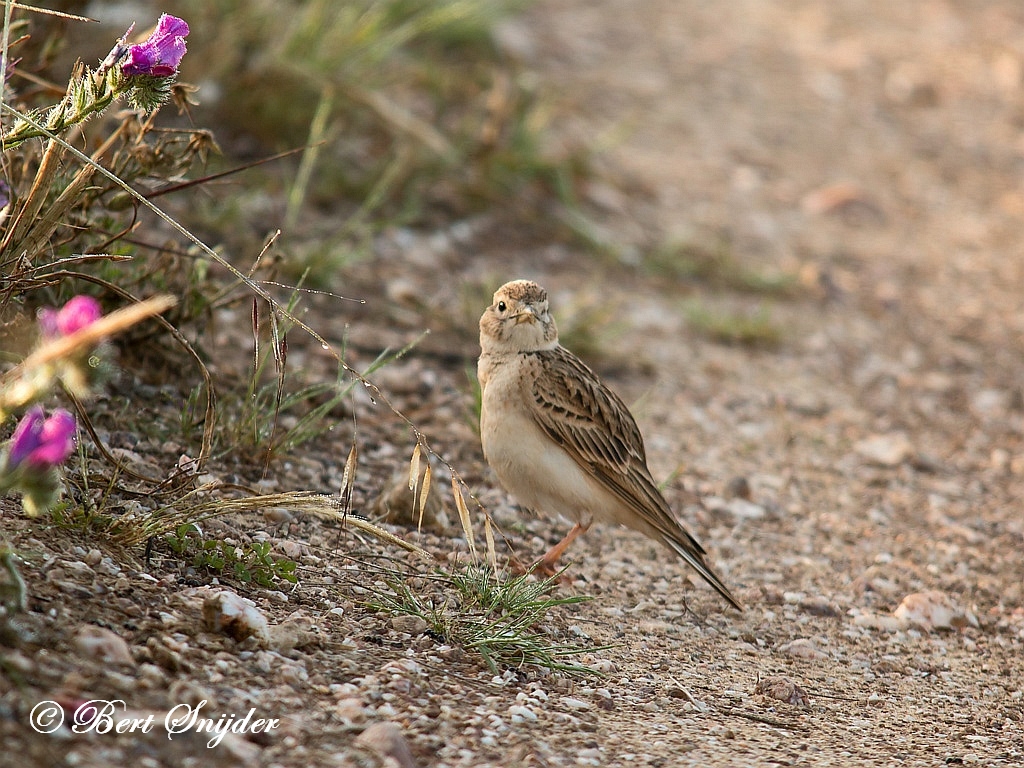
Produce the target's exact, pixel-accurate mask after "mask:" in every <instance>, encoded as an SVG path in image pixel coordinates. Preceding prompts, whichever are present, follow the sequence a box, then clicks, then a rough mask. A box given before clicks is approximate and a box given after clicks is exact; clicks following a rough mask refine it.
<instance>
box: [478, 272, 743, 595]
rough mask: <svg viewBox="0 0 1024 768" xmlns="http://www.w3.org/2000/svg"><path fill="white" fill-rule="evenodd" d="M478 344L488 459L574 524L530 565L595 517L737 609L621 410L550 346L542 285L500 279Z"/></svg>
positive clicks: (522, 496) (544, 509) (521, 494)
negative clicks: (651, 548) (635, 537)
mask: <svg viewBox="0 0 1024 768" xmlns="http://www.w3.org/2000/svg"><path fill="white" fill-rule="evenodd" d="M480 348H481V354H480V360H479V363H478V366H477V376H478V377H479V379H480V387H481V390H482V395H483V401H482V407H481V410H480V435H481V440H482V442H483V449H484V456H485V458H486V459H487V462H488V464H490V465H491V467H492V468H493V469H494V472H495V474H496V475H497V476H498V479H499V480H500V481H501V484H502V485H503V486H504V487H505V489H506V490H507V491H509V492H510V493H511V494H512V495H513V496H515V497H516V499H517V500H518V501H519V503H520V504H521V505H522V506H524V507H526V508H528V509H530V510H532V511H534V512H537V513H543V514H549V515H553V514H561V515H564V516H565V517H567V518H569V519H571V520H573V521H574V523H575V525H573V527H572V529H571V530H570V531H569V533H568V534H567V535H566V536H565V538H564V539H562V540H561V541H560V542H559V543H558V544H556V545H555V546H554V547H552V548H551V550H550V551H549V552H548V553H547V554H545V555H544V557H542V558H541V559H540V560H539V561H538V562H537V563H536V565H535V569H536V570H539V571H540V572H542V573H547V574H552V573H555V572H556V571H557V568H558V561H559V559H560V558H561V557H562V555H563V554H564V553H565V551H566V549H567V548H568V547H569V546H570V545H571V544H572V542H573V541H574V540H575V539H576V538H577V537H578V536H579V535H580V534H582V533H585V532H586V531H587V529H588V528H590V526H591V524H592V523H593V522H594V521H595V520H597V521H599V522H604V523H619V524H620V525H624V526H626V527H627V528H632V529H634V530H636V531H640V532H641V533H643V534H645V535H647V536H649V537H650V538H652V539H654V540H656V541H659V542H661V543H662V544H664V545H665V546H667V547H668V548H669V549H671V550H672V551H673V552H675V553H676V554H677V555H679V556H680V557H682V558H683V559H684V560H685V561H686V562H687V563H689V564H690V565H691V566H693V568H694V569H696V571H697V572H698V573H699V574H700V575H701V577H703V579H704V580H705V581H707V582H708V584H710V585H711V586H712V587H714V588H715V589H716V590H717V591H718V593H719V594H720V595H721V596H722V597H724V598H725V599H726V600H727V601H728V602H729V603H730V605H732V606H733V607H735V608H737V609H740V610H742V607H741V605H740V603H739V601H738V600H737V599H736V598H735V597H734V596H733V594H732V593H731V592H730V591H729V589H728V587H726V586H725V584H724V583H723V582H722V580H721V578H719V576H718V575H717V574H716V573H715V572H714V571H713V570H712V569H711V567H710V566H709V565H708V564H707V561H706V559H705V558H706V556H707V552H705V551H704V548H703V547H701V545H700V544H699V543H698V542H697V540H696V539H694V538H693V536H691V535H690V534H689V533H688V532H687V531H686V530H685V529H684V528H683V527H682V526H681V525H680V524H679V523H678V522H677V521H676V519H675V517H674V516H673V514H672V510H671V508H670V507H669V505H668V502H667V501H665V497H664V496H663V495H662V494H661V491H659V490H658V486H657V485H656V484H655V482H654V479H653V478H652V477H651V472H650V470H649V469H648V468H647V455H646V452H645V450H644V440H643V436H642V435H641V434H640V430H639V429H638V428H637V425H636V421H635V420H634V419H633V416H632V414H630V412H629V408H627V407H626V404H625V403H623V402H622V400H621V399H620V398H619V396H618V395H616V394H615V393H614V392H612V390H610V389H609V388H608V387H606V386H605V385H604V384H603V383H602V382H601V380H600V379H599V378H598V376H597V374H595V373H594V372H593V371H592V370H591V369H590V368H588V367H587V366H586V365H585V364H584V363H583V361H582V360H580V359H579V358H578V357H576V356H575V355H574V354H573V353H572V352H570V351H569V350H567V349H565V348H564V347H562V346H561V345H560V344H559V343H558V329H557V327H556V326H555V320H554V318H553V317H552V316H551V313H550V311H549V309H548V295H547V292H546V291H545V290H544V289H543V288H541V287H540V286H539V285H537V284H536V283H534V282H531V281H529V280H513V281H512V282H509V283H505V285H503V286H501V288H499V289H498V290H497V292H495V294H494V299H493V302H492V303H491V305H490V306H489V307H488V308H487V309H486V310H484V313H483V315H482V316H481V318H480Z"/></svg>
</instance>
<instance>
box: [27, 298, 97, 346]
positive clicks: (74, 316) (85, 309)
mask: <svg viewBox="0 0 1024 768" xmlns="http://www.w3.org/2000/svg"><path fill="white" fill-rule="evenodd" d="M102 315H103V310H102V308H101V307H100V303H99V302H98V301H96V299H94V298H93V297H92V296H75V297H74V298H73V299H71V300H70V301H69V302H68V303H67V304H65V305H64V306H63V307H61V308H60V310H56V309H49V308H46V309H41V310H39V312H38V313H37V317H38V319H39V327H40V329H41V330H42V332H43V335H44V336H46V337H48V338H56V337H57V336H68V335H70V334H72V333H74V332H75V331H80V330H82V329H83V328H85V327H86V326H87V325H91V324H92V323H94V322H96V321H97V320H99V319H100V317H101V316H102Z"/></svg>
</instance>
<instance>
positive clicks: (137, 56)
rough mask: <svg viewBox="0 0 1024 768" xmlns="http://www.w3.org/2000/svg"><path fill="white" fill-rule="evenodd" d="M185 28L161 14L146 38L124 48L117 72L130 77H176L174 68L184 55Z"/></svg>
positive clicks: (176, 20) (186, 27)
mask: <svg viewBox="0 0 1024 768" xmlns="http://www.w3.org/2000/svg"><path fill="white" fill-rule="evenodd" d="M188 31H189V30H188V24H186V23H185V22H184V21H183V20H181V19H179V18H178V17H177V16H171V15H169V14H166V13H165V14H163V15H162V16H161V17H160V20H159V21H158V22H157V24H156V29H155V30H153V34H151V35H150V36H149V37H148V38H146V39H145V40H144V41H143V42H141V43H139V44H138V45H131V46H129V47H128V52H127V54H126V55H125V61H124V64H122V65H121V71H122V72H123V73H124V74H125V75H127V76H129V77H131V76H133V75H150V76H153V77H170V76H172V75H175V74H177V72H178V65H179V64H181V59H182V57H183V56H184V55H185V51H186V48H185V38H186V37H187V36H188Z"/></svg>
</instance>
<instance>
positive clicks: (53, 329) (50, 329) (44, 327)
mask: <svg viewBox="0 0 1024 768" xmlns="http://www.w3.org/2000/svg"><path fill="white" fill-rule="evenodd" d="M58 315H59V313H58V312H57V310H56V309H53V308H52V307H43V308H42V309H40V310H39V311H38V312H36V319H37V320H39V329H40V330H41V331H42V332H43V336H45V337H46V338H48V339H55V338H57V337H58V336H60V324H59V322H58V320H57V317H58Z"/></svg>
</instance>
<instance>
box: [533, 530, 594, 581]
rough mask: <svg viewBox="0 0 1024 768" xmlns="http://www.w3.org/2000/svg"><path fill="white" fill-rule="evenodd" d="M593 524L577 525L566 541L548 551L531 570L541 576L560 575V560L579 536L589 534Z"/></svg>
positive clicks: (568, 534)
mask: <svg viewBox="0 0 1024 768" xmlns="http://www.w3.org/2000/svg"><path fill="white" fill-rule="evenodd" d="M591 522H592V521H587V524H586V525H582V524H580V523H576V525H574V526H573V527H572V528H571V529H570V530H569V532H568V533H567V534H565V538H564V539H562V540H561V541H560V542H558V543H557V544H555V546H553V547H552V548H551V549H549V550H548V551H547V554H545V555H544V557H542V558H541V559H540V560H538V561H537V562H536V563H534V564H533V568H532V569H531V570H532V571H533V572H534V573H539V574H541V575H542V576H554V575H555V574H556V573H558V561H559V559H561V557H562V555H563V554H565V550H567V549H568V548H569V545H570V544H572V543H573V542H574V541H575V540H576V537H577V536H579V535H580V534H583V533H586V532H587V530H588V529H589V528H590V524H591Z"/></svg>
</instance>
